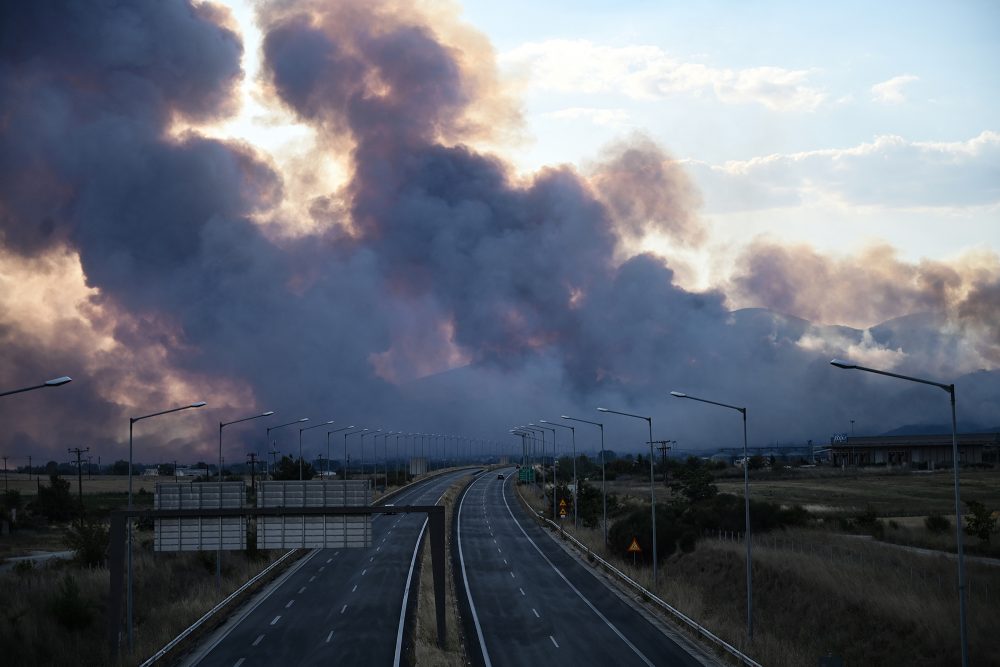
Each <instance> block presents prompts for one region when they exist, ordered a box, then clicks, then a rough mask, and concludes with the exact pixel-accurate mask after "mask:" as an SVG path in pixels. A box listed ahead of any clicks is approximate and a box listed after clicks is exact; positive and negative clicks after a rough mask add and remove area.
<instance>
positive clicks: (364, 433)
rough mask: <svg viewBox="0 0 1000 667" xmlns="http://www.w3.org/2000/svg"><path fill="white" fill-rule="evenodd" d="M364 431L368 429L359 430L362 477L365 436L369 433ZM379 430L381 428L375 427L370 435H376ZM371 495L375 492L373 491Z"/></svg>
mask: <svg viewBox="0 0 1000 667" xmlns="http://www.w3.org/2000/svg"><path fill="white" fill-rule="evenodd" d="M366 431H368V429H365V430H364V431H362V432H361V476H362V477H364V476H365V436H366V435H369V433H366ZM381 432H382V429H380V428H377V429H375V430H374V431H373V432H372V433H371V434H370V435H378V434H379V433H381ZM372 495H375V494H374V493H373V494H372Z"/></svg>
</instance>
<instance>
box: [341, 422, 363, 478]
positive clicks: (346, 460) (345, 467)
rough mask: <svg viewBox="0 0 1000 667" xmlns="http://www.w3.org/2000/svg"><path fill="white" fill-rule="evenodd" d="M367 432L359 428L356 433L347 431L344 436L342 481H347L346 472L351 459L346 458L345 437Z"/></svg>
mask: <svg viewBox="0 0 1000 667" xmlns="http://www.w3.org/2000/svg"><path fill="white" fill-rule="evenodd" d="M367 430H368V429H366V428H359V429H357V430H356V431H348V432H347V433H345V434H344V479H347V471H348V468H350V462H351V459H350V458H349V457H348V456H347V436H349V435H354V434H355V433H364V432H365V431H367ZM362 472H363V471H362Z"/></svg>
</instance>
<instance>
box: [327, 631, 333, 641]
mask: <svg viewBox="0 0 1000 667" xmlns="http://www.w3.org/2000/svg"><path fill="white" fill-rule="evenodd" d="M331 639H333V630H330V634H328V635H327V636H326V643H327V644H329V643H330V640H331Z"/></svg>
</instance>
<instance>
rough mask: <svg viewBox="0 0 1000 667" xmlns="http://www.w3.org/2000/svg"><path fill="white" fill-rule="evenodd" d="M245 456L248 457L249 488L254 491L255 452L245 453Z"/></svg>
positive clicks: (255, 490)
mask: <svg viewBox="0 0 1000 667" xmlns="http://www.w3.org/2000/svg"><path fill="white" fill-rule="evenodd" d="M247 458H248V459H250V490H251V491H252V492H254V493H256V492H257V489H256V486H254V472H255V471H256V469H257V453H256V452H250V453H249V454H247Z"/></svg>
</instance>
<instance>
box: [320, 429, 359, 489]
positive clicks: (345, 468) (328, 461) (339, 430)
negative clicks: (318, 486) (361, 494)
mask: <svg viewBox="0 0 1000 667" xmlns="http://www.w3.org/2000/svg"><path fill="white" fill-rule="evenodd" d="M352 428H355V427H354V426H345V427H344V428H335V429H333V430H332V431H327V432H326V476H327V479H329V477H330V434H331V433H340V432H341V431H349V430H351V429H352ZM345 444H346V439H345ZM345 450H346V446H345ZM344 457H345V458H344V479H347V458H346V457H347V452H346V451H345V452H344Z"/></svg>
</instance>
